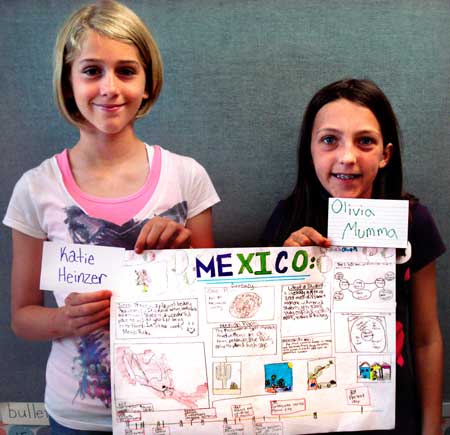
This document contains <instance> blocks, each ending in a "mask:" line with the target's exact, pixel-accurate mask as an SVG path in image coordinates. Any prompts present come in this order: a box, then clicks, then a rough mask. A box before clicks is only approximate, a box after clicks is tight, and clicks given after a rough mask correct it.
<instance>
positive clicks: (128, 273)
mask: <svg viewBox="0 0 450 435" xmlns="http://www.w3.org/2000/svg"><path fill="white" fill-rule="evenodd" d="M111 363H112V385H113V391H112V393H113V403H112V406H113V426H114V433H115V434H124V435H125V434H127V435H138V434H160V435H162V434H196V435H199V434H261V435H262V434H266V435H268V434H270V435H282V434H283V435H290V434H299V433H302V434H307V433H317V432H334V431H343V430H368V429H389V428H393V427H394V415H395V412H394V411H395V410H394V405H395V375H396V373H395V250H394V249H391V248H344V247H342V248H340V247H332V248H329V249H323V248H318V247H311V248H301V249H298V248H245V249H207V250H194V249H192V250H163V251H146V252H145V254H144V255H136V254H134V253H133V252H130V251H126V253H125V260H124V262H123V267H122V269H121V271H120V282H118V284H117V288H116V291H115V292H114V296H113V298H112V301H111Z"/></svg>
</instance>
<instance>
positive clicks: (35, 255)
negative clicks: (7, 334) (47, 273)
mask: <svg viewBox="0 0 450 435" xmlns="http://www.w3.org/2000/svg"><path fill="white" fill-rule="evenodd" d="M43 242H44V241H43V240H40V239H36V238H34V237H30V236H28V235H26V234H23V233H21V232H19V231H17V230H13V232H12V243H13V258H12V272H11V327H12V329H13V331H14V333H15V334H16V335H17V336H19V337H22V338H25V339H28V340H51V339H55V338H61V337H69V336H81V335H86V334H89V333H90V332H93V331H95V330H96V329H98V328H100V327H102V326H105V325H108V324H109V299H110V296H111V292H109V291H107V290H102V291H98V292H91V293H82V294H80V293H71V294H70V295H69V296H67V298H66V305H65V306H63V307H59V308H50V307H44V306H43V304H44V294H43V291H42V290H40V288H39V281H40V275H41V260H42V246H43Z"/></svg>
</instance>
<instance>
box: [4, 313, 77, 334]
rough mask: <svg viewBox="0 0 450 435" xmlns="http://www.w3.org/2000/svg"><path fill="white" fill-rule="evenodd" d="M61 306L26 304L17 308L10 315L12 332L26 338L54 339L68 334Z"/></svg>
mask: <svg viewBox="0 0 450 435" xmlns="http://www.w3.org/2000/svg"><path fill="white" fill-rule="evenodd" d="M62 310H63V308H50V307H43V306H40V305H27V306H24V307H21V308H17V309H16V310H15V312H14V313H13V315H12V321H11V327H12V330H13V331H14V333H15V334H16V335H17V336H18V337H21V338H24V339H26V340H54V339H56V338H62V337H66V336H68V335H69V331H68V329H67V324H65V323H66V322H65V321H64V316H63V315H62Z"/></svg>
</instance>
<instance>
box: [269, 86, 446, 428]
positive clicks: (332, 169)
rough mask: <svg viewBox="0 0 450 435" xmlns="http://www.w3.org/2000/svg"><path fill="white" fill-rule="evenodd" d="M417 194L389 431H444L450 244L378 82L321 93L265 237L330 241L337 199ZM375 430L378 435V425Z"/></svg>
mask: <svg viewBox="0 0 450 435" xmlns="http://www.w3.org/2000/svg"><path fill="white" fill-rule="evenodd" d="M330 197H341V198H373V199H408V200H409V202H410V216H409V228H408V249H407V250H406V252H405V253H403V255H402V256H398V257H397V271H396V272H397V273H396V276H397V282H396V293H397V314H396V316H397V327H396V329H397V371H396V373H397V375H396V424H395V429H393V430H392V431H380V434H386V433H395V434H405V435H406V434H408V435H414V434H423V435H425V434H426V435H438V434H440V433H441V430H440V424H441V406H442V381H443V374H442V370H443V343H442V335H441V330H440V326H439V320H438V314H437V306H436V301H437V295H436V293H437V292H436V267H435V260H436V259H437V258H438V257H439V256H440V255H441V254H442V253H443V252H444V251H445V246H444V244H443V242H442V239H441V237H440V235H439V232H438V230H437V228H436V225H435V223H434V221H433V218H432V217H431V215H430V214H429V212H428V210H427V208H426V207H425V206H423V205H422V204H420V203H419V202H418V200H417V199H416V198H414V197H412V196H411V195H408V194H404V193H403V190H402V165H401V156H400V132H399V128H398V123H397V119H396V116H395V114H394V111H393V110H392V107H391V104H390V103H389V100H388V99H387V98H386V96H385V95H384V93H383V92H382V91H381V89H380V88H379V87H378V86H377V85H376V84H375V83H373V82H372V81H370V80H356V79H345V80H340V81H337V82H334V83H331V84H330V85H328V86H325V87H324V88H322V89H321V90H319V91H318V92H317V93H316V94H315V95H314V96H313V98H312V99H311V101H310V102H309V104H308V106H307V108H306V111H305V113H304V116H303V122H302V126H301V130H300V137H299V144H298V175H297V182H296V185H295V188H294V190H293V192H292V194H291V195H290V196H289V197H288V198H287V199H286V200H283V201H280V203H279V204H278V206H277V207H276V209H275V211H274V212H273V214H272V216H271V218H270V220H269V222H268V223H267V226H266V229H265V231H264V234H263V237H262V242H263V244H264V245H273V246H281V245H283V246H294V247H298V246H311V245H318V246H323V247H329V246H330V241H329V240H328V239H327V238H326V237H325V236H324V234H325V233H326V227H327V219H328V198H330ZM368 433H377V431H369V432H368Z"/></svg>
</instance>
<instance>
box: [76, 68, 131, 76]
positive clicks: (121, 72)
mask: <svg viewBox="0 0 450 435" xmlns="http://www.w3.org/2000/svg"><path fill="white" fill-rule="evenodd" d="M115 72H116V74H117V75H118V76H122V77H132V76H134V75H136V74H137V71H136V69H135V68H132V67H121V68H118V69H117V70H116V71H115ZM82 74H84V75H85V76H87V77H96V76H100V75H102V74H103V70H102V68H99V67H96V66H89V67H86V68H84V69H83V70H82Z"/></svg>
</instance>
